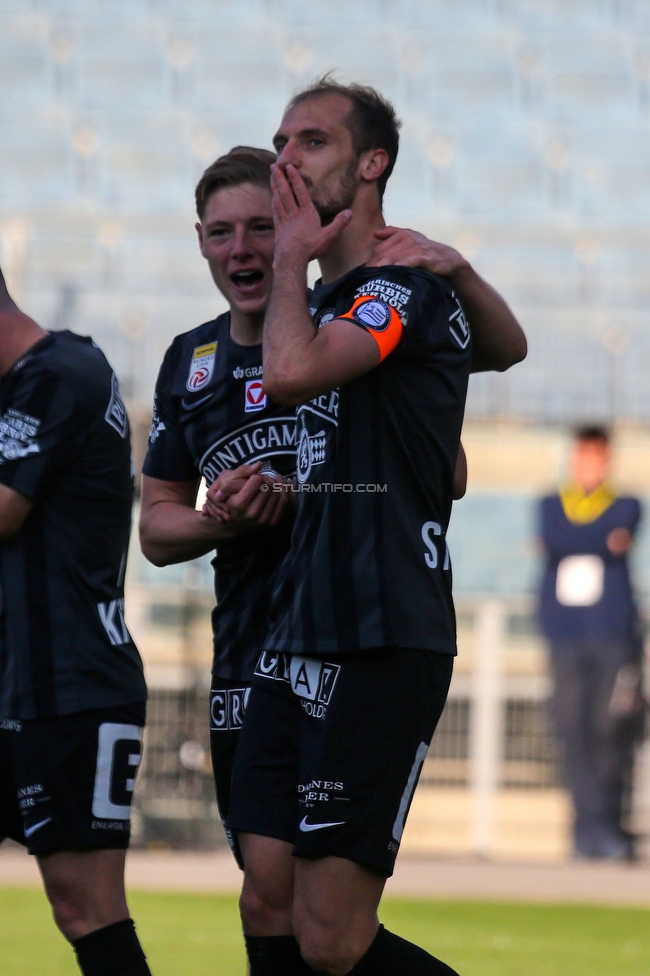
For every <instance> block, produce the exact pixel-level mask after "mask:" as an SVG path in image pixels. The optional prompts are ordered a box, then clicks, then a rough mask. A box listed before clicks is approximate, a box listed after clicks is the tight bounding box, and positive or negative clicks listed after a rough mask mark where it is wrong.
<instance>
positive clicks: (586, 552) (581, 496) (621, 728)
mask: <svg viewBox="0 0 650 976" xmlns="http://www.w3.org/2000/svg"><path fill="white" fill-rule="evenodd" d="M610 466H611V448H610V436H609V432H608V431H607V430H606V429H605V428H603V427H597V426H590V427H582V428H580V429H579V430H577V431H576V433H575V437H574V443H573V450H572V455H571V480H570V481H569V483H568V484H566V485H565V486H564V487H563V488H562V489H561V490H560V491H559V493H557V494H554V495H549V496H548V497H546V498H543V499H542V501H541V504H540V511H539V515H540V536H541V540H542V543H543V546H544V551H545V566H544V573H543V579H542V586H541V596H540V623H541V628H542V631H543V633H544V635H545V637H546V638H547V640H548V642H549V648H550V660H551V666H552V672H553V678H554V683H555V690H554V700H553V709H554V716H555V723H556V729H557V735H558V738H559V740H560V744H561V747H562V756H563V761H564V771H565V778H566V785H567V787H568V789H569V791H570V793H571V798H572V801H573V806H574V827H573V848H574V855H575V856H576V857H579V858H614V859H630V858H632V857H633V856H634V840H633V837H632V835H631V834H630V833H629V832H627V831H626V830H625V829H624V828H623V826H622V823H621V820H622V814H623V807H624V798H625V795H626V789H627V788H628V787H629V784H630V780H631V773H632V765H633V749H634V740H635V738H636V735H637V733H638V731H639V727H640V724H641V722H642V718H643V700H642V697H641V693H640V664H641V656H642V646H643V644H642V638H641V628H640V621H639V616H638V613H637V608H636V602H635V599H634V592H633V589H632V583H631V579H630V569H629V553H630V550H631V548H632V545H633V542H634V537H635V534H636V531H637V528H638V525H639V521H640V518H641V505H640V503H639V500H638V499H637V498H633V497H630V496H625V495H617V494H616V492H615V491H614V489H613V488H612V487H611V485H610V484H609V482H608V477H609V472H610Z"/></svg>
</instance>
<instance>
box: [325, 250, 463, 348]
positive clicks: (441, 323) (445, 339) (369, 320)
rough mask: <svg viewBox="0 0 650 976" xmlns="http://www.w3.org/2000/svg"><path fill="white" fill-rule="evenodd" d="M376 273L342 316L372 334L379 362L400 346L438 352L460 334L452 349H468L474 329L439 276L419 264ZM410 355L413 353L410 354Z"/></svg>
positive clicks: (352, 298) (357, 291) (359, 290)
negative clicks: (470, 331)
mask: <svg viewBox="0 0 650 976" xmlns="http://www.w3.org/2000/svg"><path fill="white" fill-rule="evenodd" d="M377 270H378V274H377V277H375V278H373V279H371V280H370V281H366V282H364V283H363V284H362V285H361V286H360V287H358V288H357V289H356V291H355V292H354V294H353V295H352V296H351V297H350V301H349V303H348V304H347V307H346V308H345V309H344V311H342V312H341V313H339V314H337V316H336V317H337V318H342V319H347V320H349V321H351V322H354V323H355V325H358V326H360V327H361V328H363V329H365V330H366V331H367V332H369V333H370V335H372V337H373V339H374V340H375V342H376V343H377V345H378V347H379V356H380V362H381V361H382V360H384V359H385V358H386V357H387V356H389V355H390V354H391V353H392V352H393V351H394V350H395V349H397V347H398V346H400V345H403V346H404V352H405V353H407V350H410V352H411V353H412V354H414V355H418V356H419V355H421V353H422V352H423V350H425V349H427V350H429V351H433V350H435V349H437V348H440V347H441V346H445V345H447V344H448V343H449V342H450V340H452V339H455V340H456V342H455V343H452V347H451V348H456V346H458V347H460V349H461V350H462V351H465V350H466V348H467V345H468V343H469V329H468V326H467V320H466V319H465V316H464V313H463V310H462V308H461V306H460V303H459V302H458V300H457V299H456V297H455V295H454V294H453V292H452V291H451V290H450V289H449V288H447V287H445V286H443V285H442V284H441V281H440V279H437V278H436V277H435V276H434V275H429V274H426V273H423V272H419V271H418V270H417V269H410V268H401V267H391V268H381V269H377ZM407 354H408V353H407Z"/></svg>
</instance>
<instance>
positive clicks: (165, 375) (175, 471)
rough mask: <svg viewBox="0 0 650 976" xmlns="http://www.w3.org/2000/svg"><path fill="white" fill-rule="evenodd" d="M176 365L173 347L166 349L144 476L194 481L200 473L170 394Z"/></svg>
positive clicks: (152, 418) (154, 404)
mask: <svg viewBox="0 0 650 976" xmlns="http://www.w3.org/2000/svg"><path fill="white" fill-rule="evenodd" d="M175 363H176V356H175V347H174V345H172V346H170V348H169V349H168V350H167V353H166V355H165V358H164V360H163V363H162V366H161V367H160V372H159V373H158V379H157V381H156V390H155V393H154V399H153V413H152V417H151V430H150V432H149V443H148V447H147V454H146V457H145V459H144V464H143V466H142V473H143V474H145V475H147V476H148V477H150V478H159V479H160V480H161V481H193V480H194V479H196V478H197V477H198V474H199V472H198V471H197V469H196V465H195V464H194V459H193V458H192V455H191V453H190V451H189V448H188V446H187V442H186V440H185V437H184V435H183V428H182V426H181V424H180V423H179V420H178V411H177V409H176V405H175V402H174V398H173V397H172V394H171V389H172V381H173V378H174V368H175Z"/></svg>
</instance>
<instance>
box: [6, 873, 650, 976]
mask: <svg viewBox="0 0 650 976" xmlns="http://www.w3.org/2000/svg"><path fill="white" fill-rule="evenodd" d="M131 908H132V911H133V916H134V918H135V919H136V922H137V925H138V931H139V933H140V936H141V939H142V943H143V945H144V946H145V949H146V952H147V955H148V957H149V962H150V965H151V969H152V972H153V974H154V976H243V974H244V952H243V946H242V939H241V935H240V930H239V920H238V916H237V901H236V898H234V897H232V896H212V895H185V894H182V895H181V894H178V895H176V894H167V893H165V894H161V893H152V892H147V893H145V892H134V893H133V894H132V895H131ZM381 915H382V921H383V922H384V923H385V924H386V926H387V927H388V928H390V929H391V930H392V931H394V932H397V933H398V934H399V935H402V936H404V937H405V938H408V939H411V940H413V941H414V942H417V943H418V944H419V945H422V946H424V947H425V948H426V949H428V950H429V951H431V952H433V953H435V954H436V955H439V956H440V957H441V958H442V959H444V960H445V961H446V962H448V963H449V964H450V965H452V966H454V967H455V968H456V969H458V971H459V973H460V974H461V976H560V974H561V976H648V973H650V911H646V910H644V909H633V908H603V907H592V906H586V905H531V904H510V903H503V902H467V901H422V900H415V899H413V900H411V899H406V898H399V899H398V898H387V899H386V901H385V902H384V903H382V912H381ZM0 960H2V962H1V964H0V969H1V971H2V974H3V976H33V974H34V973H39V974H40V976H79V970H78V969H77V966H76V963H75V961H74V958H73V955H72V951H71V949H70V948H69V946H68V945H67V944H66V943H65V942H64V940H63V938H62V936H61V935H59V933H58V932H57V931H56V929H55V928H54V924H53V922H52V920H51V917H50V912H49V907H48V905H47V903H46V901H45V897H44V895H43V894H42V893H41V892H40V891H38V890H36V889H30V888H0Z"/></svg>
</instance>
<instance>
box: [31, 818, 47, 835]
mask: <svg viewBox="0 0 650 976" xmlns="http://www.w3.org/2000/svg"><path fill="white" fill-rule="evenodd" d="M51 819H52V818H51V817H47V818H46V819H45V820H41V822H40V823H37V824H34V825H33V826H31V827H25V837H31V836H32V834H35V833H36V831H37V830H40V828H41V827H44V826H45V824H48V823H49V822H50V820H51Z"/></svg>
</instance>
